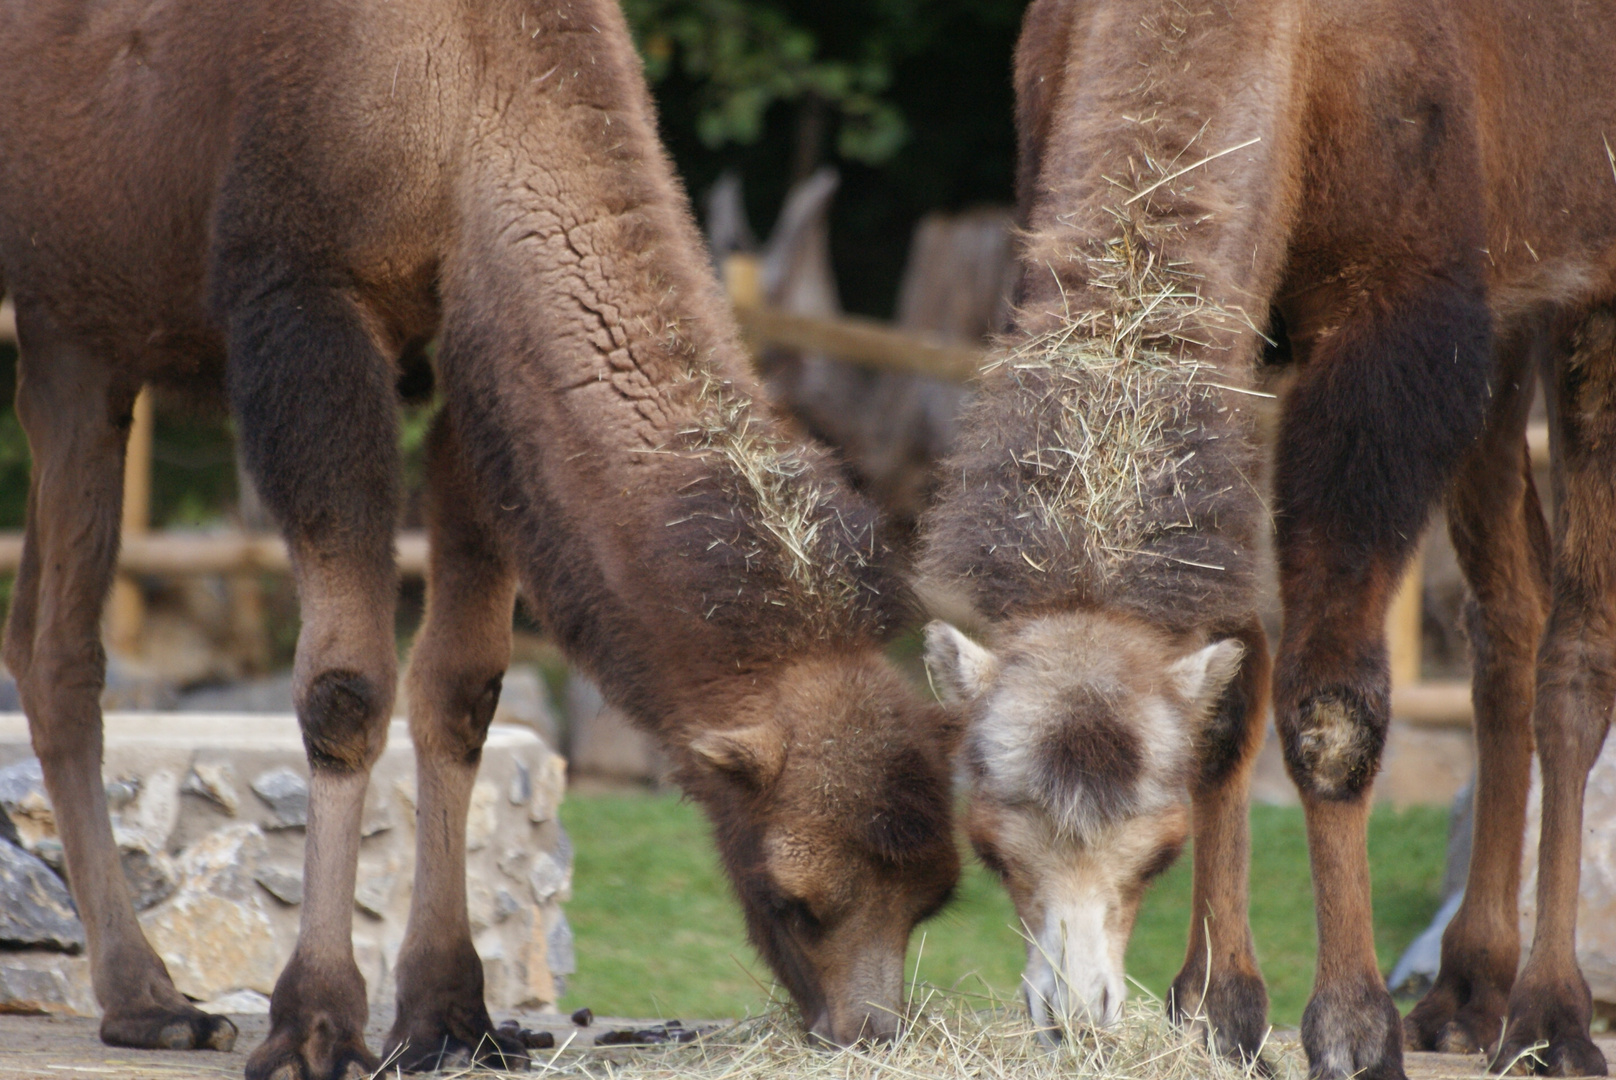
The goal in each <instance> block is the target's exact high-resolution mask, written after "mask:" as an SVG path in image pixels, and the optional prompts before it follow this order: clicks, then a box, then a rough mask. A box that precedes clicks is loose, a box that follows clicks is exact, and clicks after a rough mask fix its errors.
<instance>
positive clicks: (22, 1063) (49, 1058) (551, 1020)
mask: <svg viewBox="0 0 1616 1080" xmlns="http://www.w3.org/2000/svg"><path fill="white" fill-rule="evenodd" d="M500 1018H501V1019H503V1016H502V1017H500ZM233 1019H234V1020H235V1021H236V1026H237V1027H239V1028H240V1029H241V1037H240V1038H239V1039H238V1040H237V1041H236V1049H235V1050H234V1051H233V1052H231V1053H228V1054H219V1053H213V1052H207V1051H203V1052H191V1053H165V1052H162V1051H152V1050H122V1049H118V1048H117V1047H111V1046H103V1045H101V1041H100V1040H99V1039H98V1038H96V1021H95V1020H89V1019H81V1018H73V1019H66V1018H55V1017H41V1016H5V1015H0V1080H40V1078H42V1077H62V1078H64V1080H67V1078H71V1077H85V1078H89V1077H96V1076H107V1077H117V1078H119V1080H213V1078H215V1077H217V1078H219V1080H226V1078H228V1080H239V1077H241V1076H242V1074H243V1072H244V1070H245V1068H246V1064H247V1054H248V1053H250V1052H251V1050H252V1048H253V1047H255V1046H257V1045H258V1043H259V1042H260V1041H261V1040H262V1039H263V1037H264V1032H265V1031H266V1030H268V1027H269V1018H268V1017H265V1016H237V1017H233ZM518 1019H520V1020H521V1022H522V1023H523V1024H524V1025H525V1026H527V1027H529V1028H531V1029H534V1030H541V1029H547V1030H550V1031H553V1032H555V1033H556V1045H557V1046H560V1045H561V1044H562V1043H564V1042H565V1041H566V1039H567V1038H568V1036H572V1037H573V1040H574V1041H573V1045H574V1046H576V1047H583V1046H589V1045H592V1044H593V1042H594V1037H595V1036H596V1035H597V1034H599V1033H600V1032H603V1031H611V1030H618V1029H622V1028H643V1027H647V1026H650V1025H651V1024H653V1023H657V1021H647V1020H623V1019H618V1018H597V1019H596V1022H595V1023H594V1024H593V1025H592V1026H590V1027H587V1028H580V1027H576V1026H574V1025H573V1024H572V1023H571V1022H570V1021H569V1020H568V1019H567V1018H566V1017H565V1016H557V1015H554V1014H543V1015H540V1014H529V1015H526V1016H518ZM386 1034H387V1018H386V1017H378V1018H376V1019H375V1020H373V1021H372V1023H371V1026H370V1029H369V1036H370V1039H369V1041H370V1047H371V1049H372V1050H377V1049H379V1048H380V1047H381V1044H382V1039H383V1038H384V1037H385V1036H386ZM1275 1038H1276V1041H1277V1042H1280V1043H1282V1044H1285V1043H1292V1042H1294V1040H1295V1038H1296V1033H1295V1032H1294V1031H1289V1032H1277V1033H1276V1036H1275ZM1595 1041H1596V1042H1598V1043H1599V1047H1600V1049H1602V1050H1603V1051H1604V1052H1605V1057H1606V1059H1607V1060H1610V1061H1613V1062H1616V1036H1612V1035H1600V1036H1597V1037H1596V1039H1595ZM533 1053H534V1056H535V1057H536V1058H538V1059H540V1060H543V1059H544V1058H545V1057H546V1056H547V1055H548V1054H549V1053H550V1052H549V1051H544V1050H535V1051H533ZM611 1053H612V1055H613V1057H614V1058H616V1057H618V1055H621V1054H630V1053H632V1051H630V1050H628V1049H627V1048H614V1049H613V1050H612V1051H611ZM619 1060H621V1059H619ZM1405 1064H1406V1066H1407V1070H1408V1076H1409V1080H1480V1078H1482V1077H1485V1076H1486V1075H1487V1073H1486V1071H1485V1070H1486V1064H1487V1063H1486V1061H1485V1060H1484V1059H1483V1058H1482V1057H1481V1056H1480V1055H1477V1056H1475V1057H1461V1056H1457V1055H1451V1054H1414V1053H1410V1054H1408V1055H1407V1056H1406V1058H1405ZM461 1075H464V1074H461ZM485 1075H486V1074H485ZM939 1080H942V1078H939Z"/></svg>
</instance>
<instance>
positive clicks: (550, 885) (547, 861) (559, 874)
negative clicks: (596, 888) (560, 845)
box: [527, 851, 572, 904]
mask: <svg viewBox="0 0 1616 1080" xmlns="http://www.w3.org/2000/svg"><path fill="white" fill-rule="evenodd" d="M527 881H528V887H529V888H530V889H532V890H533V899H535V900H537V901H538V902H539V903H541V904H543V903H547V902H548V901H550V900H553V899H554V898H555V896H556V894H557V893H559V892H561V891H562V890H564V889H565V888H566V887H567V886H568V885H569V884H570V883H571V881H572V873H571V871H570V870H569V868H568V867H567V866H566V865H565V864H563V863H561V862H559V861H557V859H556V857H555V856H553V855H550V854H548V853H547V852H542V851H541V852H540V853H539V854H538V855H536V856H535V857H534V859H533V869H532V870H531V871H529V872H528V876H527Z"/></svg>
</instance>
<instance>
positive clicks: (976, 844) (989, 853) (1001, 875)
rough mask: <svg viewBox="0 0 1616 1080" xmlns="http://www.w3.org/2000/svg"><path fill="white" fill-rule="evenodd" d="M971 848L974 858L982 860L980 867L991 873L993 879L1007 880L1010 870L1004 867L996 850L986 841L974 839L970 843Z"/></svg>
mask: <svg viewBox="0 0 1616 1080" xmlns="http://www.w3.org/2000/svg"><path fill="white" fill-rule="evenodd" d="M971 847H972V848H974V849H975V850H976V857H977V858H978V859H980V860H982V865H983V866H985V867H987V868H988V869H989V870H990V871H992V872H993V874H994V876H995V877H997V878H998V879H999V880H1000V881H1005V880H1008V879H1009V877H1010V868H1009V867H1008V866H1006V865H1005V864H1004V860H1003V859H1002V858H1000V857H999V849H998V848H996V847H994V846H993V845H992V844H991V843H990V842H989V841H987V840H977V839H974V838H973V839H972V841H971Z"/></svg>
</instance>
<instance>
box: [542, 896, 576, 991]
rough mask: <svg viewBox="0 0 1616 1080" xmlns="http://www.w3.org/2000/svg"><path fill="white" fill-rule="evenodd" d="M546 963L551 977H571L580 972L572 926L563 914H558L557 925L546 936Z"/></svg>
mask: <svg viewBox="0 0 1616 1080" xmlns="http://www.w3.org/2000/svg"><path fill="white" fill-rule="evenodd" d="M544 949H545V961H546V963H547V964H548V966H549V968H550V974H551V975H556V976H560V975H571V974H572V973H573V972H575V971H577V970H578V957H577V954H576V952H575V951H574V948H573V940H572V924H571V923H569V922H568V921H567V916H566V915H565V914H564V913H563V912H559V911H558V912H556V921H555V925H554V926H552V927H550V932H549V933H548V934H546V935H545V936H544Z"/></svg>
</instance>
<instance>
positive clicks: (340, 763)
mask: <svg viewBox="0 0 1616 1080" xmlns="http://www.w3.org/2000/svg"><path fill="white" fill-rule="evenodd" d="M234 269H235V272H234V273H232V274H227V275H224V276H226V278H227V279H230V278H239V277H244V276H246V275H244V274H242V272H241V269H240V268H239V267H237V268H234ZM260 271H261V274H260V276H259V278H258V280H267V281H268V282H271V283H275V282H280V283H281V284H271V285H270V286H268V287H265V288H261V289H257V290H253V291H251V292H250V293H247V294H246V295H245V296H243V297H241V298H240V299H239V300H238V301H237V302H236V303H235V304H233V305H231V304H228V303H227V304H226V305H225V319H226V324H227V326H228V328H229V343H230V395H231V406H232V410H233V412H234V415H235V418H236V423H237V428H238V431H239V435H240V445H241V452H242V455H243V458H244V460H245V463H246V466H247V469H248V471H249V472H250V473H251V475H252V478H253V481H254V483H255V484H256V485H257V487H258V490H259V492H260V493H261V495H262V496H263V499H264V502H265V504H266V505H267V506H268V507H269V508H270V510H271V512H272V513H273V514H274V515H275V517H276V518H277V519H278V520H279V521H280V523H281V528H282V531H283V532H284V533H285V536H286V540H287V545H288V547H289V549H290V552H291V557H292V570H293V574H294V577H295V579H296V583H297V596H298V607H299V612H300V614H301V617H302V628H301V630H300V632H299V634H298V639H297V657H296V660H295V662H294V665H293V696H294V700H295V702H296V705H297V716H298V723H299V725H300V726H301V728H302V731H303V745H304V747H305V750H306V752H307V754H308V762H309V773H310V782H309V820H308V829H307V832H306V841H305V843H306V847H305V850H304V881H305V891H304V901H303V907H302V912H301V923H300V926H299V929H298V939H297V946H296V948H295V949H294V950H293V953H292V956H291V959H290V960H289V961H288V962H287V964H286V968H285V970H283V971H282V972H281V975H280V978H279V979H278V980H277V981H276V983H275V992H274V995H273V996H272V997H271V999H270V1012H269V1018H270V1031H269V1035H268V1037H267V1038H266V1039H265V1041H264V1042H263V1043H262V1044H261V1045H260V1046H259V1047H258V1048H257V1049H256V1050H255V1051H254V1052H253V1054H252V1056H251V1057H250V1058H249V1059H248V1062H247V1076H248V1077H249V1080H346V1078H349V1077H354V1076H365V1075H369V1074H370V1073H371V1072H372V1071H373V1070H374V1069H375V1068H376V1067H377V1064H378V1063H377V1060H376V1058H375V1057H374V1056H373V1055H372V1054H371V1053H370V1052H369V1050H368V1049H367V1048H366V1046H365V1035H364V1032H365V1023H366V1020H367V1019H368V1017H369V1004H368V1001H367V998H366V994H365V980H364V978H363V976H361V975H360V972H359V968H358V966H357V965H356V964H355V962H354V955H353V906H354V904H353V898H354V881H355V877H356V874H357V868H358V858H359V833H360V818H361V815H362V812H363V810H364V801H365V791H366V788H367V786H368V784H369V780H370V768H371V765H372V764H373V763H374V762H375V760H376V758H377V757H378V756H379V755H380V753H381V750H382V747H383V745H384V743H385V742H386V738H387V723H388V719H389V717H390V716H391V714H392V706H393V690H394V684H395V680H396V678H397V670H398V658H397V653H396V648H397V646H396V644H395V641H394V628H393V615H394V607H395V604H396V602H397V574H396V570H395V568H394V562H393V531H394V528H395V520H396V515H397V508H398V483H399V480H398V474H399V468H398V412H397V402H396V399H395V394H394V385H393V380H394V365H393V363H392V361H391V360H389V359H388V358H387V357H386V356H384V355H383V353H382V351H381V350H380V349H379V348H378V346H377V344H376V343H375V341H374V340H373V339H372V338H371V336H370V334H369V333H367V331H366V329H365V325H364V322H363V320H362V318H361V314H360V311H359V309H358V308H357V307H356V305H355V304H354V302H353V301H352V300H351V299H349V298H348V297H347V296H345V295H344V294H343V293H341V292H339V291H337V290H335V289H329V288H324V287H320V286H315V285H309V284H304V283H305V282H307V281H313V280H318V275H316V274H313V273H298V272H296V271H295V270H282V271H281V272H279V273H276V272H275V270H274V268H267V269H265V268H260Z"/></svg>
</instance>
